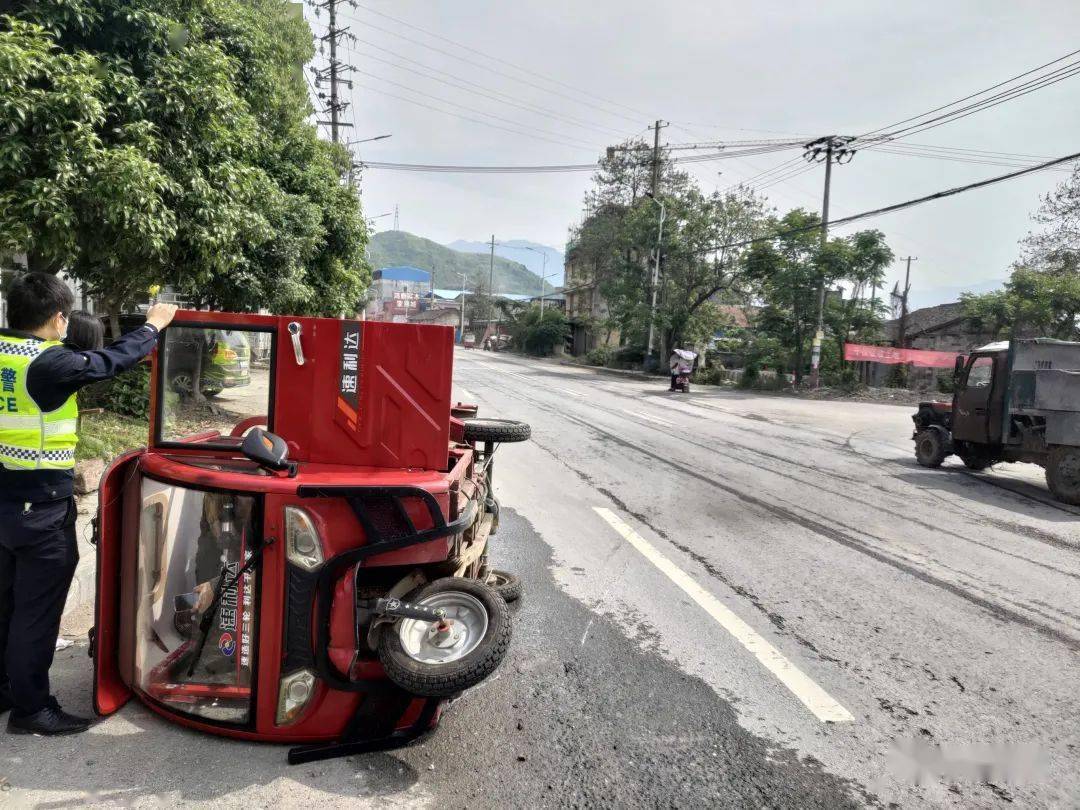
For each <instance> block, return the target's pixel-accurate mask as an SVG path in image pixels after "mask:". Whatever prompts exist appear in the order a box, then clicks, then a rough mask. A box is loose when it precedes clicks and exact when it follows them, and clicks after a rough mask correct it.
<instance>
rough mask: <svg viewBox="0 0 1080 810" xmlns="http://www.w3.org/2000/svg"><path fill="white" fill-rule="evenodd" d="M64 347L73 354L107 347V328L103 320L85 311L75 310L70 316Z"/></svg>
mask: <svg viewBox="0 0 1080 810" xmlns="http://www.w3.org/2000/svg"><path fill="white" fill-rule="evenodd" d="M64 345H65V346H67V347H68V348H69V349H71V350H72V351H73V352H83V351H91V350H96V349H100V348H101V347H102V346H104V345H105V326H104V324H102V323H101V318H99V317H97V316H96V315H91V314H90V313H89V312H87V311H86V310H85V309H74V310H72V311H71V314H70V315H69V316H68V328H67V337H65V338H64Z"/></svg>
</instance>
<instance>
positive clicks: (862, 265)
mask: <svg viewBox="0 0 1080 810" xmlns="http://www.w3.org/2000/svg"><path fill="white" fill-rule="evenodd" d="M820 222H821V219H820V217H819V216H818V215H817V214H816V213H810V212H807V211H804V210H802V209H795V210H793V211H790V212H789V213H788V214H787V215H785V216H784V217H783V218H782V219H781V220H779V222H777V223H776V224H775V230H776V232H777V233H778V234H779V235H778V236H777V237H776V238H775V239H771V240H769V241H766V242H759V243H757V244H755V245H754V247H753V248H752V249H751V250H750V252H749V254H748V256H747V259H746V265H747V275H748V276H749V277H750V278H751V279H753V280H754V282H756V285H757V289H758V295H759V297H760V300H761V301H762V303H763V305H764V306H763V308H762V311H761V312H760V313H759V315H758V318H757V326H758V330H759V332H761V333H762V335H763V336H764V335H767V336H770V337H772V338H775V339H776V340H777V341H778V342H779V344H780V345H781V346H783V347H784V349H785V350H786V352H787V364H786V365H787V367H788V368H790V369H791V370H792V372H793V373H794V374H795V379H796V382H797V383H801V382H802V378H803V374H804V373H805V370H806V365H807V363H808V361H809V349H810V346H811V342H812V340H813V336H814V333H815V332H816V331H817V304H818V289H819V287H820V285H822V284H824V285H825V287H826V289H830V288H832V287H834V286H836V285H841V287H842V288H846V289H847V292H848V298H847V299H846V300H845V299H844V298H842V297H841V296H836V295H830V296H828V297H827V299H826V307H825V313H824V322H825V329H826V337H827V338H828V337H830V336H831V338H832V343H833V348H832V349H831V350H830V349H828V348H826V351H825V352H824V355H823V356H824V358H825V360H823V364H822V368H823V370H825V371H826V372H831V375H830V376H832V377H833V378H834V379H836V378H843V377H845V376H850V375H845V365H844V363H843V361H842V358H843V347H844V343H845V342H847V340H849V339H850V338H852V337H868V336H871V335H874V334H876V333H877V331H878V330H879V329H880V324H881V321H880V315H881V309H880V307H878V306H877V305H876V304H875V303H874V301H873V298H871V300H870V301H867V300H866V297H865V294H866V291H867V290H869V289H872V288H873V287H875V286H876V285H878V284H880V283H881V281H882V279H883V277H884V272H885V268H886V267H887V266H888V265H889V263H890V262H892V260H893V253H892V251H891V250H890V249H889V247H888V245H887V244H886V242H885V236H884V234H882V233H881V232H880V231H860V232H859V233H856V234H853V235H851V236H848V237H838V238H833V239H830V240H829V241H828V242H827V243H826V244H825V245H824V247H822V245H821V242H820V239H821V237H820V231H819V230H818V229H817V227H815V226H816V225H818V224H819V223H820Z"/></svg>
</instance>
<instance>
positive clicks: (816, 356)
mask: <svg viewBox="0 0 1080 810" xmlns="http://www.w3.org/2000/svg"><path fill="white" fill-rule="evenodd" d="M853 140H855V138H854V136H851V135H827V136H825V137H824V138H818V139H817V140H816V141H811V142H810V143H808V144H806V145H805V149H806V151H805V152H804V153H803V157H805V158H806V159H807V160H808V161H810V162H811V163H817V162H819V161H824V163H825V193H824V196H823V198H822V201H821V250H822V251H824V250H825V245H826V243H827V242H828V240H829V186H830V184H831V183H832V165H833V163H836V164H837V165H839V164H841V163H850V162H851V159H852V158H853V157H855V150H854V149H851V148H849V147H848V144H850V143H851V142H852V141H853ZM817 298H818V300H817V330H816V331H815V332H814V347H813V351H812V352H811V355H810V386H811V387H812V388H817V387H818V386H819V385H820V384H821V373H820V372H821V343H822V341H823V340H824V339H825V276H824V274H822V276H821V281H820V282H819V283H818V296H817Z"/></svg>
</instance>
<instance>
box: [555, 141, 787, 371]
mask: <svg viewBox="0 0 1080 810" xmlns="http://www.w3.org/2000/svg"><path fill="white" fill-rule="evenodd" d="M651 157H652V153H651V149H648V148H647V147H646V146H645V145H644V144H643V143H641V142H630V143H628V144H624V145H622V146H621V147H620V148H619V149H617V150H615V151H612V152H609V153H608V155H607V156H606V157H605V158H604V159H603V160H601V163H600V169H599V170H598V172H597V173H596V175H595V176H594V178H593V188H592V189H591V190H590V191H589V193H588V194H587V195H586V208H587V211H588V215H587V216H586V219H585V221H584V222H583V223H582V225H581V226H580V227H579V228H577V229H576V230H575V232H574V234H573V236H572V238H571V240H570V244H569V245H568V247H567V252H568V255H570V256H572V257H573V259H574V261H575V262H577V263H578V264H579V265H581V266H582V267H584V268H586V274H587V275H588V276H589V277H590V278H591V279H593V280H595V281H596V283H597V284H598V286H599V288H600V291H601V293H602V294H603V296H604V299H605V301H606V302H607V305H608V308H609V312H610V314H609V316H608V319H607V320H608V321H609V322H610V323H611V325H612V326H615V327H617V328H618V329H619V331H620V334H621V335H622V336H623V339H624V341H626V342H628V343H630V344H633V345H636V346H641V347H644V345H645V343H646V335H647V333H648V326H649V317H650V301H651V294H650V290H651V277H652V273H653V266H654V263H655V260H656V251H657V249H658V248H659V251H660V256H661V272H660V284H659V287H658V296H657V298H658V302H657V313H656V325H657V329H658V334H659V336H660V342H659V347H660V351H661V353H664V352H666V349H667V347H668V346H670V345H672V344H673V343H674V342H675V341H678V340H684V339H685V340H698V339H703V338H705V337H710V336H711V335H712V333H713V332H714V331H715V329H716V327H717V326H719V325H720V323H721V319H720V317H719V314H720V311H719V309H718V308H717V307H716V306H715V303H716V300H717V298H718V296H720V295H722V294H725V295H727V296H729V297H733V298H738V297H739V296H740V295H742V294H744V293H745V290H744V289H743V287H742V285H741V277H742V273H741V271H742V268H743V264H742V261H741V258H742V251H741V250H739V249H727V250H717V249H716V247H717V246H718V245H724V244H728V243H733V242H739V241H743V240H745V239H749V238H752V237H754V236H757V235H759V234H761V233H763V232H764V228H765V227H766V225H767V221H768V220H767V216H766V210H765V204H764V201H763V200H762V199H761V198H759V197H757V196H755V195H754V194H753V193H752V192H751V191H749V190H747V189H742V188H740V189H738V190H737V191H734V192H731V193H728V194H719V193H715V194H712V195H705V194H703V193H702V191H701V190H700V188H699V187H698V186H697V184H696V183H695V182H694V181H693V179H692V178H691V177H690V176H689V175H687V174H686V173H685V172H682V171H678V170H677V169H675V168H674V167H673V166H672V165H671V163H670V161H668V160H667V156H666V154H663V153H662V154H661V161H662V162H661V168H660V171H659V181H658V193H657V195H656V198H655V199H653V198H650V197H649V196H647V195H646V194H645V191H646V190H647V189H648V188H649V183H650V182H651V165H650V161H651ZM660 203H663V207H664V214H665V218H664V226H663V236H662V238H661V235H660V222H659V220H660ZM658 242H659V244H658Z"/></svg>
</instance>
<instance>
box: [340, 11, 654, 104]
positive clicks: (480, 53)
mask: <svg viewBox="0 0 1080 810" xmlns="http://www.w3.org/2000/svg"><path fill="white" fill-rule="evenodd" d="M357 5H358V6H359V7H360V8H362V9H364V11H366V12H368V13H369V14H375V15H377V16H379V17H382V18H384V19H387V20H392V21H393V22H396V23H397V24H398V25H402V26H404V27H406V28H410V29H412V30H413V31H419V32H420V33H422V34H426V35H427V36H429V37H432V38H433V39H437V40H440V41H441V42H446V43H447V44H450V45H454V46H456V47H458V48H462V49H464V50H466V51H469V52H470V53H475V54H476V55H478V56H482V57H483V58H485V59H490V60H491V61H492V62H497V63H498V64H501V65H506V66H507V67H510V68H513V69H514V70H517V71H520V72H521V73H524V74H526V75H529V76H535V77H536V78H538V79H541V80H543V81H545V82H548V83H550V84H554V85H556V86H558V87H563V88H565V89H567V90H571V91H573V92H575V93H577V94H579V95H582V96H585V97H586V98H590V99H592V100H593V101H594V102H595V101H601V102H603V103H604V104H607V105H609V106H612V107H621V108H622V109H624V110H626V111H627V112H631V113H633V114H634V115H635V116H637V118H635V119H631V120H635V121H637V120H641V118H651V117H652V116H650V115H649V114H648V113H645V112H642V111H641V110H636V109H634V108H633V107H628V106H627V105H625V104H622V103H620V102H618V101H611V100H609V99H605V98H603V97H602V96H598V95H595V94H594V93H590V92H588V91H587V90H582V89H580V88H578V87H575V86H573V85H571V84H566V83H565V82H561V81H559V80H558V79H553V78H551V77H550V76H545V75H544V74H542V73H539V72H537V71H535V70H531V69H529V68H524V67H521V66H520V65H516V64H514V63H513V62H509V61H507V60H505V59H500V58H499V57H497V56H492V55H491V54H489V53H485V52H484V51H481V50H479V49H477V48H474V47H473V46H471V45H465V44H463V43H460V42H456V41H455V40H452V39H450V38H448V37H444V36H442V35H440V34H436V33H434V32H432V31H428V30H426V29H424V28H420V27H419V26H417V25H413V24H411V23H407V22H405V21H404V20H402V19H399V18H397V17H392V16H390V15H389V14H384V13H383V12H381V11H376V10H375V9H373V8H371V7H369V6H365V5H363V4H360V3H358V4H357ZM372 27H374V26H372ZM394 36H400V35H397V34H395V35H394ZM424 47H428V46H424ZM455 58H460V57H455ZM485 69H487V70H490V69H491V68H485ZM508 78H511V79H513V77H508ZM514 81H520V79H514ZM540 89H543V90H544V92H547V93H551V92H553V91H551V90H546V89H544V88H540ZM576 103H578V104H582V103H585V102H581V101H577V102H576ZM589 103H591V102H589ZM607 114H608V115H621V116H622V117H623V118H626V116H625V115H622V114H621V113H607Z"/></svg>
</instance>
